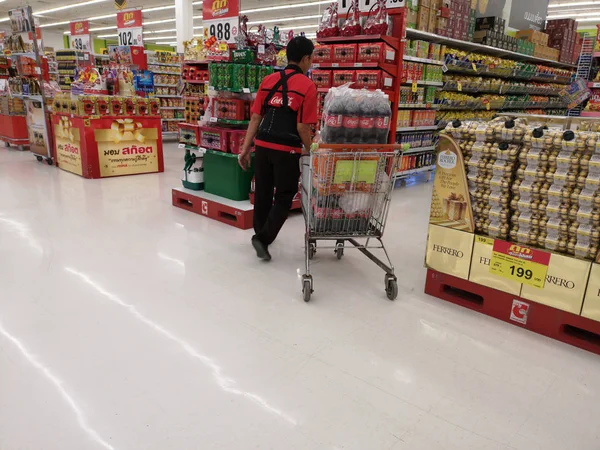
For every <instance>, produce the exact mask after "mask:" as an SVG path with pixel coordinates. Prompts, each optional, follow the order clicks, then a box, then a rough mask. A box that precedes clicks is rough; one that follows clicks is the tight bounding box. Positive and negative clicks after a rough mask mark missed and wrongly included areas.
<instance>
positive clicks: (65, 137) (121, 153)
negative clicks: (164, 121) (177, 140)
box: [52, 113, 164, 178]
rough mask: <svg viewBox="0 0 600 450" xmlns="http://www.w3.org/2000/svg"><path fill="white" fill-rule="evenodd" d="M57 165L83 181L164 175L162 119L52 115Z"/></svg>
mask: <svg viewBox="0 0 600 450" xmlns="http://www.w3.org/2000/svg"><path fill="white" fill-rule="evenodd" d="M52 128H53V130H54V134H55V151H56V160H57V165H58V167H60V168H61V169H63V170H66V171H68V172H72V173H75V174H77V175H80V176H82V177H84V178H105V177H114V176H122V175H136V174H143V173H157V172H164V161H163V148H162V135H161V131H160V130H161V124H160V117H149V116H118V117H117V116H115V117H112V116H103V117H94V118H92V117H71V115H70V114H61V113H55V114H53V115H52Z"/></svg>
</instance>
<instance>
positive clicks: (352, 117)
mask: <svg viewBox="0 0 600 450" xmlns="http://www.w3.org/2000/svg"><path fill="white" fill-rule="evenodd" d="M346 91H349V92H347V93H346V95H344V96H343V98H344V100H343V103H342V105H343V106H342V108H343V118H342V128H343V129H344V140H342V141H337V142H339V143H344V144H360V143H361V141H360V139H361V136H360V128H359V127H358V123H359V117H360V102H361V100H360V99H361V96H360V94H359V93H355V92H354V91H350V90H346Z"/></svg>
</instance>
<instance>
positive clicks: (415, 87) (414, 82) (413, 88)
mask: <svg viewBox="0 0 600 450" xmlns="http://www.w3.org/2000/svg"><path fill="white" fill-rule="evenodd" d="M412 91H413V92H417V82H416V81H413V82H412Z"/></svg>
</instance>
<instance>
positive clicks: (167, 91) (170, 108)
mask: <svg viewBox="0 0 600 450" xmlns="http://www.w3.org/2000/svg"><path fill="white" fill-rule="evenodd" d="M146 57H147V58H148V70H149V71H150V72H152V73H153V74H154V96H155V97H156V98H158V99H160V100H161V119H162V134H163V137H165V138H176V137H177V123H178V122H183V120H184V119H183V113H181V111H183V109H184V108H183V103H182V101H183V99H182V96H181V95H180V91H181V81H182V80H181V68H182V62H181V60H182V57H181V55H178V54H176V53H171V52H154V51H146ZM163 105H165V106H163Z"/></svg>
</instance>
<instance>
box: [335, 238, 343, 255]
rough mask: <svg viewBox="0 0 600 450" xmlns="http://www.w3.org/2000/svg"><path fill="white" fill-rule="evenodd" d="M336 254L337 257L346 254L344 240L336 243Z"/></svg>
mask: <svg viewBox="0 0 600 450" xmlns="http://www.w3.org/2000/svg"><path fill="white" fill-rule="evenodd" d="M335 256H337V259H342V256H344V241H337V242H336V243H335Z"/></svg>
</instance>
